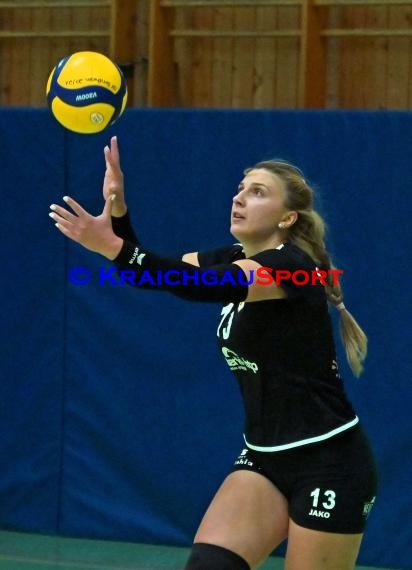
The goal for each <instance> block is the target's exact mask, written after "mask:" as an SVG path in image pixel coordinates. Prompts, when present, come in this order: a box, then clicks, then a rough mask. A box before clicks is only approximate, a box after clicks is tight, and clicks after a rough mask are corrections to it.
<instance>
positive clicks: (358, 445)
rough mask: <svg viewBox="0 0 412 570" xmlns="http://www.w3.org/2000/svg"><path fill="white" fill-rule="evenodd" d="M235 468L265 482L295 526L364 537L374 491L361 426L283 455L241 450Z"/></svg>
mask: <svg viewBox="0 0 412 570" xmlns="http://www.w3.org/2000/svg"><path fill="white" fill-rule="evenodd" d="M239 469H247V470H250V471H255V472H257V473H260V474H261V475H263V476H265V477H267V478H268V479H269V480H270V481H271V482H272V483H273V484H274V485H275V486H276V487H277V488H278V489H279V490H280V491H281V493H282V494H283V495H284V496H285V497H286V499H287V501H288V503H289V516H290V518H291V519H292V520H293V521H294V522H295V523H296V524H298V525H300V526H303V527H305V528H310V529H313V530H320V531H325V532H337V533H354V534H357V533H362V532H363V531H364V528H365V523H366V519H367V518H368V515H369V513H370V511H371V509H372V506H373V503H374V501H375V496H376V491H377V474H376V466H375V461H374V457H373V453H372V451H371V448H370V446H369V443H368V441H367V439H366V437H365V435H364V433H363V431H362V429H361V428H360V427H359V426H357V427H355V428H353V429H350V430H348V431H347V432H343V433H342V434H339V435H337V436H335V437H332V438H330V439H327V440H325V441H322V442H319V443H315V444H310V445H306V446H302V447H296V448H294V449H290V450H287V451H278V452H275V453H273V452H269V453H266V452H260V451H253V450H251V449H244V450H243V451H242V453H241V454H240V455H239V457H238V458H237V460H236V461H235V464H234V467H233V471H237V470H239Z"/></svg>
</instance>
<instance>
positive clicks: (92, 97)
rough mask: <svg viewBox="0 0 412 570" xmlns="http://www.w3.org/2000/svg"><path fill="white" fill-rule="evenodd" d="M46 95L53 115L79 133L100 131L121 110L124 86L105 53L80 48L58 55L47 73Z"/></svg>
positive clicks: (117, 71) (123, 100) (124, 95)
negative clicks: (61, 56)
mask: <svg viewBox="0 0 412 570" xmlns="http://www.w3.org/2000/svg"><path fill="white" fill-rule="evenodd" d="M46 96H47V103H48V105H49V108H50V110H51V112H52V114H53V116H54V117H55V119H56V120H57V121H58V122H59V123H60V124H61V125H63V127H65V128H66V129H68V130H70V131H74V132H75V133H81V134H93V133H99V132H101V131H103V130H104V129H106V128H107V127H109V126H110V125H112V124H113V123H114V122H115V121H117V119H118V118H119V117H120V116H121V114H122V113H123V111H124V109H125V107H126V102H127V86H126V81H125V78H124V76H123V73H122V71H121V69H120V68H119V67H118V66H117V65H116V64H115V63H114V62H113V61H112V60H111V59H109V58H108V57H106V56H105V55H103V54H101V53H97V52H93V51H79V52H76V53H73V54H71V55H68V56H66V57H64V58H63V59H61V60H60V61H59V63H58V64H57V65H56V67H54V69H53V70H52V72H51V73H50V75H49V78H48V81H47V86H46Z"/></svg>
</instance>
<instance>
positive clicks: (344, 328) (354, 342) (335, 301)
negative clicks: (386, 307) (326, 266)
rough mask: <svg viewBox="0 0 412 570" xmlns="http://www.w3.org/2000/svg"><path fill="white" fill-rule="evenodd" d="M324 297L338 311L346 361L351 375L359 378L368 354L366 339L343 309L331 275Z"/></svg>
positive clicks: (341, 293) (354, 321)
mask: <svg viewBox="0 0 412 570" xmlns="http://www.w3.org/2000/svg"><path fill="white" fill-rule="evenodd" d="M326 296H327V299H328V301H329V302H330V303H331V304H332V305H333V306H334V307H335V308H336V309H337V310H338V311H339V332H340V338H341V340H342V344H343V346H344V348H345V352H346V359H347V361H348V363H349V366H350V368H351V370H352V372H353V374H354V375H355V376H356V377H357V378H359V376H360V375H361V374H362V372H363V362H364V360H365V358H366V355H367V352H368V338H367V336H366V334H365V333H364V331H363V330H362V328H361V327H360V326H359V324H358V323H357V321H356V319H355V318H354V316H353V315H352V314H351V313H350V312H349V311H348V309H347V308H346V307H345V304H344V302H343V292H342V288H341V286H340V285H339V283H338V284H337V285H333V284H332V275H331V274H329V276H328V285H327V286H326Z"/></svg>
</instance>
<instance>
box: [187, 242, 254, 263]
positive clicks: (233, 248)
mask: <svg viewBox="0 0 412 570" xmlns="http://www.w3.org/2000/svg"><path fill="white" fill-rule="evenodd" d="M197 255H198V260H199V266H200V267H208V266H211V265H220V264H222V263H233V261H237V260H239V259H244V258H245V254H244V253H243V247H242V244H240V243H234V244H231V245H226V246H223V247H218V248H215V249H211V250H207V251H199V252H198V254H197Z"/></svg>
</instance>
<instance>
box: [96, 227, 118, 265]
mask: <svg viewBox="0 0 412 570" xmlns="http://www.w3.org/2000/svg"><path fill="white" fill-rule="evenodd" d="M122 247H123V239H122V238H121V237H119V236H117V235H114V234H113V238H112V239H110V241H109V242H107V243H106V244H105V245H104V247H103V248H102V249H101V251H99V253H100V254H101V255H103V256H104V257H106V258H107V259H109V260H110V261H113V260H114V259H116V257H117V256H118V255H119V253H120V250H121V249H122Z"/></svg>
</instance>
